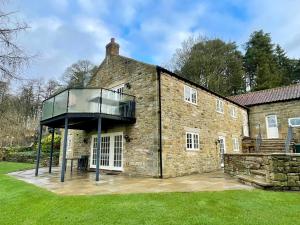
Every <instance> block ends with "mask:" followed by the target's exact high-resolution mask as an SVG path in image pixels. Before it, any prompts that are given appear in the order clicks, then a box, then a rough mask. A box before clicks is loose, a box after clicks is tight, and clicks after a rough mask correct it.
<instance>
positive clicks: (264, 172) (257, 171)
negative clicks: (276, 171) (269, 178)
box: [250, 170, 266, 176]
mask: <svg viewBox="0 0 300 225" xmlns="http://www.w3.org/2000/svg"><path fill="white" fill-rule="evenodd" d="M250 173H251V174H254V175H261V176H266V171H265V170H250Z"/></svg>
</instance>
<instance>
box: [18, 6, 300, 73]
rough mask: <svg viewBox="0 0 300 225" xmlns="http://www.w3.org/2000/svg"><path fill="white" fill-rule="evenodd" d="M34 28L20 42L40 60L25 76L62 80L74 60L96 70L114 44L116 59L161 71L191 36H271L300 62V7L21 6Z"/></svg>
mask: <svg viewBox="0 0 300 225" xmlns="http://www.w3.org/2000/svg"><path fill="white" fill-rule="evenodd" d="M19 4H20V6H19V7H18V10H19V11H21V12H22V14H23V15H24V16H25V19H26V21H28V23H29V25H30V26H31V27H32V28H31V29H30V30H29V32H27V33H26V34H24V35H21V36H20V39H21V40H20V41H21V43H22V45H23V46H24V47H25V48H26V49H27V50H28V51H29V52H30V53H36V52H37V53H39V57H38V58H37V60H36V61H35V62H34V63H32V64H31V67H30V69H28V70H27V71H26V73H27V74H28V76H34V77H40V76H44V77H51V76H56V77H59V76H60V75H61V74H62V73H63V71H64V69H65V68H66V67H67V66H69V65H70V64H71V63H74V62H75V61H77V60H79V59H88V60H91V61H93V62H94V63H97V64H99V63H100V61H101V60H102V59H103V57H104V54H105V45H106V44H107V43H108V42H109V40H110V38H111V37H115V38H116V40H117V42H118V43H119V44H120V46H121V49H120V51H121V54H122V55H125V56H130V57H133V58H136V59H137V60H141V61H145V62H147V63H152V64H159V65H163V64H165V63H166V62H168V60H170V59H171V56H172V54H173V53H174V51H175V49H176V48H178V47H180V45H181V43H182V41H184V40H185V39H187V38H188V37H189V36H191V35H195V36H197V35H199V34H201V35H204V36H208V37H220V38H222V39H224V40H226V41H236V42H237V44H239V45H242V44H243V43H245V42H246V41H247V40H248V38H249V35H250V34H251V33H252V32H253V31H254V30H258V29H263V30H264V31H265V32H270V33H271V36H272V38H273V41H274V42H275V43H279V44H280V45H281V46H282V47H284V48H285V49H286V51H287V52H288V55H289V56H291V57H298V58H299V57H300V30H299V27H300V14H299V13H298V11H299V10H298V9H299V8H300V1H298V0H297V1H296V0H295V1H271V0H265V1H259V0H253V1H243V0H223V1H208V0H207V1H193V0H186V1H176V0H162V1H159V2H157V1H150V0H127V1H126V0H119V1H110V0H101V1H92V0H77V1H69V0H54V1H52V0H45V1H33V0H31V1H30V0H28V1H21V0H19Z"/></svg>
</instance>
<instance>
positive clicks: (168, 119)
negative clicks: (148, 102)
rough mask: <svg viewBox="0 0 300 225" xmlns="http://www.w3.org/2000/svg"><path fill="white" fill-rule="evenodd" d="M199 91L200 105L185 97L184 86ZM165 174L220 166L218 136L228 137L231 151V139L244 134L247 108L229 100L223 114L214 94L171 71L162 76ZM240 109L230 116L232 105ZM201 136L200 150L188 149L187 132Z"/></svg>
mask: <svg viewBox="0 0 300 225" xmlns="http://www.w3.org/2000/svg"><path fill="white" fill-rule="evenodd" d="M185 85H188V86H190V87H192V88H195V89H196V90H197V98H198V99H197V104H191V103H188V102H186V101H185V100H184V86H185ZM161 86H162V87H161V88H162V90H161V95H162V137H163V148H162V149H163V174H164V177H175V176H182V175H186V174H192V173H199V172H208V171H213V170H216V169H218V168H220V165H221V162H220V150H219V145H218V144H217V140H218V138H219V136H224V137H225V138H226V141H225V144H226V151H227V152H232V151H233V145H232V138H233V137H236V138H238V140H239V145H240V146H239V149H240V151H241V149H242V147H241V143H242V137H243V132H242V129H243V114H246V115H247V111H246V110H245V109H244V108H241V107H239V106H237V105H235V104H233V103H231V102H229V101H226V100H224V99H222V100H223V101H224V113H218V112H216V99H217V98H218V97H216V96H215V95H213V94H211V93H209V92H207V91H205V90H203V89H200V88H197V87H196V86H193V85H190V84H188V83H185V82H183V81H182V80H179V79H178V78H175V77H173V76H170V75H169V74H166V73H162V76H161ZM232 106H234V107H236V109H237V118H233V117H231V115H230V108H231V107H232ZM187 131H191V132H196V133H199V135H200V149H199V150H197V151H191V150H187V149H186V132H187Z"/></svg>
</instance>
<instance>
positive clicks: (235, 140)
mask: <svg viewBox="0 0 300 225" xmlns="http://www.w3.org/2000/svg"><path fill="white" fill-rule="evenodd" d="M232 149H233V151H234V152H239V151H240V143H239V139H238V138H237V137H233V138H232Z"/></svg>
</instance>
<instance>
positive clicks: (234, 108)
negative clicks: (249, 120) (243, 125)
mask: <svg viewBox="0 0 300 225" xmlns="http://www.w3.org/2000/svg"><path fill="white" fill-rule="evenodd" d="M230 115H231V117H232V118H237V110H236V107H234V106H232V107H231V109H230Z"/></svg>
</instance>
